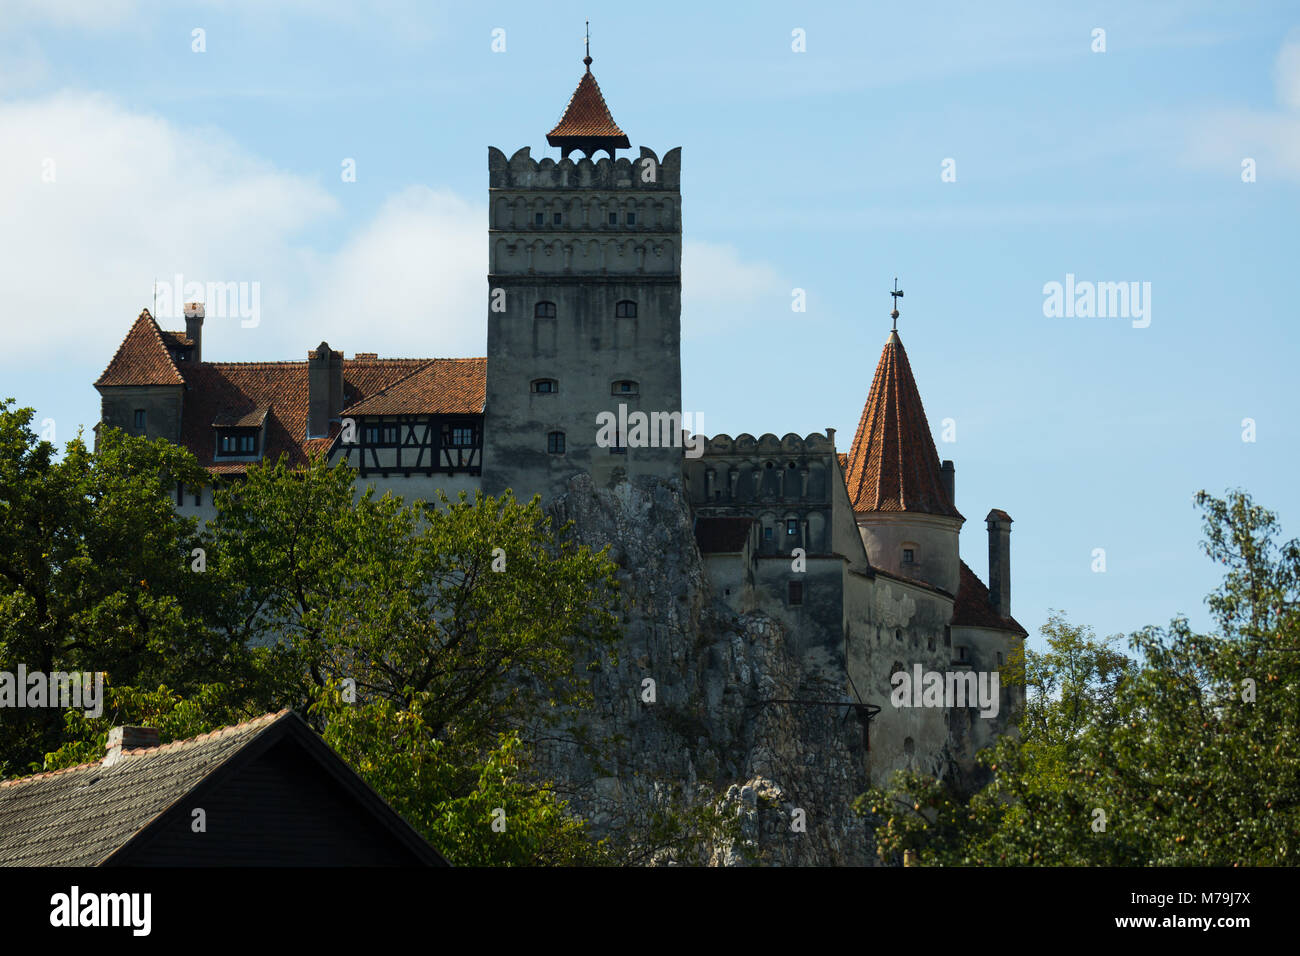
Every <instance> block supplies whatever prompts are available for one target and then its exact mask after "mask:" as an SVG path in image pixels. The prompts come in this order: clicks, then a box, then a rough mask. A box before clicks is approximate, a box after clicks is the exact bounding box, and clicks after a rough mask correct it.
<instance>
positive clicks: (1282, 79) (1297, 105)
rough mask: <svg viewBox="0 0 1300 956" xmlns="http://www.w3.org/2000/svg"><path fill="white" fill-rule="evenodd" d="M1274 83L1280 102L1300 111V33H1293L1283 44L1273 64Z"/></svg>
mask: <svg viewBox="0 0 1300 956" xmlns="http://www.w3.org/2000/svg"><path fill="white" fill-rule="evenodd" d="M1273 81H1274V83H1275V84H1276V88H1277V99H1278V102H1279V103H1281V104H1282V105H1283V106H1285V107H1288V108H1290V109H1293V110H1300V32H1294V33H1292V34H1291V36H1289V37H1288V38H1287V40H1286V42H1285V43H1283V44H1282V49H1281V50H1280V51H1279V52H1278V55H1277V60H1276V61H1275V62H1274V64H1273Z"/></svg>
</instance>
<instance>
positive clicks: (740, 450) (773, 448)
mask: <svg viewBox="0 0 1300 956" xmlns="http://www.w3.org/2000/svg"><path fill="white" fill-rule="evenodd" d="M833 451H835V442H834V436H833V435H832V436H827V435H823V434H821V433H820V432H813V433H812V434H811V435H809V436H808V437H806V438H801V437H800V436H799V435H797V434H795V433H794V432H790V433H789V434H787V435H786V436H785V437H783V438H777V437H776V436H775V435H773V434H772V433H771V432H768V433H766V434H764V435H762V436H761V437H759V438H755V437H754V436H753V435H750V434H749V433H748V432H745V433H742V434H740V435H737V436H736V437H735V438H732V437H731V436H730V435H715V436H713V437H712V438H710V439H708V441H707V442H706V443H705V445H704V457H706V458H707V457H709V456H710V455H719V456H725V455H754V456H758V457H765V456H770V457H782V456H787V455H827V454H830V453H831V452H833Z"/></svg>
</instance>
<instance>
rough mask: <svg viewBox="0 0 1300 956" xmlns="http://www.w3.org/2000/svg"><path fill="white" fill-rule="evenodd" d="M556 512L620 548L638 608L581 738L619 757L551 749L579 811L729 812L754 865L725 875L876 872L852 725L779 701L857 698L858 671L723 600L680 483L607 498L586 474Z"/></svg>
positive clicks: (543, 754) (611, 814) (548, 753)
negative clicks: (861, 811)
mask: <svg viewBox="0 0 1300 956" xmlns="http://www.w3.org/2000/svg"><path fill="white" fill-rule="evenodd" d="M549 510H550V511H551V513H552V514H553V515H554V516H555V517H556V518H557V519H559V521H560V523H564V522H567V521H573V522H574V530H575V533H576V536H577V538H578V540H579V541H580V542H581V543H583V544H587V545H590V546H592V547H594V548H597V549H599V548H601V547H604V546H605V545H606V544H609V545H610V546H611V547H610V553H611V557H612V558H613V560H614V561H615V562H616V563H617V564H618V566H619V579H620V582H621V586H622V588H623V591H624V597H625V602H626V606H627V608H628V610H627V620H626V621H625V623H624V637H623V641H622V644H621V646H620V648H619V652H618V662H617V663H616V664H615V663H605V664H604V665H602V668H601V669H600V670H599V671H598V672H596V673H594V674H593V675H592V686H593V690H594V694H595V699H596V702H595V706H594V708H592V709H591V711H590V712H589V713H584V714H582V715H580V716H579V717H578V718H577V721H578V724H575V725H574V727H575V729H578V728H579V726H580V727H581V729H585V730H586V731H588V732H590V733H591V734H592V735H593V739H604V738H615V739H616V743H615V744H614V745H612V746H606V747H602V748H601V749H600V751H599V754H598V756H596V757H594V758H593V757H590V756H589V755H586V754H584V753H583V751H582V750H581V748H580V747H578V746H577V745H576V744H575V743H572V742H568V741H552V742H550V743H546V744H543V745H541V746H540V748H539V759H540V761H541V768H540V769H541V770H542V772H543V773H544V774H545V775H546V776H547V777H549V778H551V779H554V780H556V781H557V783H559V784H560V785H561V788H562V789H563V790H564V791H565V792H566V796H568V797H569V799H570V802H571V804H572V805H573V806H574V808H575V809H576V810H577V811H578V812H580V813H582V814H583V815H584V816H585V817H587V818H588V819H590V820H592V821H593V823H594V824H595V825H596V826H597V828H599V829H610V828H617V827H619V826H620V825H622V824H624V823H626V822H627V821H628V820H630V819H634V818H636V817H637V816H638V815H640V814H643V813H644V812H645V810H646V808H647V807H648V806H650V805H652V804H653V803H654V801H655V800H657V799H661V798H663V797H664V796H665V795H666V794H667V793H670V792H676V793H677V794H679V795H680V796H681V797H683V798H685V799H687V800H696V801H698V800H709V801H712V802H714V803H717V802H718V801H720V800H721V801H725V806H726V811H727V812H728V813H735V814H736V815H737V816H739V817H740V818H741V819H740V825H741V826H740V829H741V833H742V840H743V842H744V843H746V844H748V845H749V849H750V851H751V852H750V853H744V852H741V851H742V848H741V847H739V846H729V847H728V846H722V847H716V848H714V850H713V854H712V862H714V863H716V864H722V865H734V864H740V863H743V862H747V861H748V860H749V859H753V860H754V861H756V862H758V863H762V864H766V865H805V866H807V865H866V864H870V863H872V862H873V857H872V854H871V852H870V847H869V843H868V834H867V831H866V828H865V826H864V824H863V821H862V820H861V819H860V818H858V817H857V816H856V815H855V814H854V813H853V810H852V802H853V800H854V798H855V797H857V796H858V795H859V794H861V793H862V792H863V791H864V790H866V789H867V787H868V776H867V770H866V763H865V756H866V754H865V750H864V740H863V731H862V727H861V725H860V724H859V722H858V721H857V719H856V718H855V715H854V713H853V711H852V710H850V709H849V708H847V707H845V706H819V705H808V704H792V703H774V701H791V700H797V701H812V702H834V701H841V700H843V699H844V696H845V690H846V687H845V671H844V667H843V663H842V662H841V661H835V660H831V659H828V655H826V654H824V653H821V654H809V655H806V656H805V657H804V658H801V657H800V656H799V655H798V654H797V653H792V651H791V648H792V647H795V646H796V642H795V641H793V640H791V639H790V637H789V635H787V634H786V632H785V629H784V628H783V626H782V625H781V624H779V623H778V622H777V621H775V620H774V619H772V618H769V617H767V616H765V615H763V614H759V613H751V614H746V615H737V614H736V613H734V612H732V611H731V610H730V609H729V608H727V607H726V605H725V604H723V603H722V602H721V601H719V600H716V599H715V597H714V595H713V594H712V593H711V591H710V585H709V581H708V579H707V576H706V574H705V572H704V568H703V563H702V561H701V558H700V554H699V551H698V549H697V547H696V543H695V537H694V532H693V527H692V517H691V513H690V509H689V508H688V506H687V504H686V499H685V497H684V496H683V494H682V491H681V487H680V485H679V484H678V483H677V482H675V481H667V480H661V479H655V478H648V477H647V478H635V479H633V480H631V481H624V482H621V483H617V484H611V486H610V487H605V488H601V487H597V486H596V485H594V484H593V482H592V480H591V478H590V477H589V476H587V475H579V476H577V477H575V478H573V479H572V480H571V481H570V483H569V485H568V489H567V491H566V493H565V494H563V495H561V496H559V497H558V498H556V499H555V500H554V501H553V502H552V503H551V505H550V506H549ZM647 681H653V682H654V683H653V685H650V684H648V683H647ZM651 688H652V689H653V700H652V701H647V700H646V697H647V696H649V694H648V691H649V690H650V689H651ZM654 862H661V863H668V862H674V861H673V860H671V859H668V858H665V857H664V856H663V855H660V856H658V857H656V858H655V859H654Z"/></svg>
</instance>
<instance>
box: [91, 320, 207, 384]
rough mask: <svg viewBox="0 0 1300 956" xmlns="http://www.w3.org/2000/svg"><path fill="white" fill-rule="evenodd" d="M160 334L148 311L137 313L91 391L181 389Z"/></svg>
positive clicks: (178, 377)
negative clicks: (140, 387)
mask: <svg viewBox="0 0 1300 956" xmlns="http://www.w3.org/2000/svg"><path fill="white" fill-rule="evenodd" d="M163 334H164V333H163V332H162V330H161V329H159V328H158V323H157V322H155V321H154V318H153V316H152V315H150V314H149V310H148V309H145V310H144V311H143V312H141V313H140V317H139V318H137V319H136V320H135V324H133V325H132V326H131V330H130V331H129V332H127V333H126V338H124V339H123V340H122V344H121V345H119V346H118V348H117V354H115V355H114V356H113V361H111V362H109V363H108V368H106V369H104V374H103V375H101V376H99V379H98V381H96V382H95V387H96V388H101V387H115V386H119V385H184V384H185V380H184V379H183V378H181V373H180V372H178V371H177V370H176V363H175V362H173V361H172V357H171V353H169V352H168V351H167V345H166V343H165V342H164V341H163Z"/></svg>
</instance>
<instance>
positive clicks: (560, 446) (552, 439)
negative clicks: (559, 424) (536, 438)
mask: <svg viewBox="0 0 1300 956" xmlns="http://www.w3.org/2000/svg"><path fill="white" fill-rule="evenodd" d="M546 451H547V452H548V453H549V454H552V455H563V454H564V432H548V433H547V435H546Z"/></svg>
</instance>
